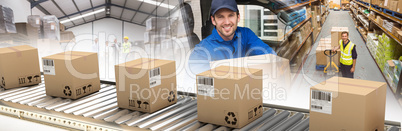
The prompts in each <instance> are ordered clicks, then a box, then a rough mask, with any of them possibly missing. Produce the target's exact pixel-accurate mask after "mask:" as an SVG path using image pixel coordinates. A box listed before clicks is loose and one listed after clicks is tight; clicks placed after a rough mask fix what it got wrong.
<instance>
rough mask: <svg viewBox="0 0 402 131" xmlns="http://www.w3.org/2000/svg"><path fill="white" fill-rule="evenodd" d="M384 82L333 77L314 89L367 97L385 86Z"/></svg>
mask: <svg viewBox="0 0 402 131" xmlns="http://www.w3.org/2000/svg"><path fill="white" fill-rule="evenodd" d="M384 84H385V83H384V82H374V81H367V80H359V79H349V78H343V77H332V78H330V79H328V80H326V81H324V82H321V83H320V84H317V85H315V86H314V87H313V88H314V89H318V90H323V91H331V92H344V93H353V94H356V95H367V94H369V93H371V92H373V91H374V90H376V89H377V88H379V87H381V86H382V85H384Z"/></svg>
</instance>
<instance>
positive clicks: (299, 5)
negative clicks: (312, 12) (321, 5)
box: [274, 1, 311, 12]
mask: <svg viewBox="0 0 402 131" xmlns="http://www.w3.org/2000/svg"><path fill="white" fill-rule="evenodd" d="M310 3H311V2H310V1H307V2H304V3H298V4H296V5H292V6H288V7H285V8H282V9H277V10H275V11H274V12H279V11H282V10H290V9H296V8H300V7H302V6H305V5H307V4H310Z"/></svg>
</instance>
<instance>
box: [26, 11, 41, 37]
mask: <svg viewBox="0 0 402 131" xmlns="http://www.w3.org/2000/svg"><path fill="white" fill-rule="evenodd" d="M28 24H29V25H31V26H32V27H35V28H36V29H37V37H38V38H42V33H41V26H42V19H41V18H40V16H39V15H29V16H28Z"/></svg>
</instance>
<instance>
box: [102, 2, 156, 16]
mask: <svg viewBox="0 0 402 131" xmlns="http://www.w3.org/2000/svg"><path fill="white" fill-rule="evenodd" d="M110 5H111V6H116V7H120V8H123V9H126V10H131V11H135V12H140V13H144V14H147V15H152V16H156V15H153V14H150V13H147V12H144V11H140V10H136V9H131V8H127V7H123V6H120V5H116V4H110Z"/></svg>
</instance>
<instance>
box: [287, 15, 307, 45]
mask: <svg viewBox="0 0 402 131" xmlns="http://www.w3.org/2000/svg"><path fill="white" fill-rule="evenodd" d="M310 19H311V16H310V17H308V18H307V19H305V20H304V21H303V22H300V23H299V24H298V25H296V26H295V27H293V28H292V29H291V30H290V31H289V32H288V33H286V34H285V35H284V36H283V37H282V38H280V40H281V39H283V38H287V37H289V36H290V35H291V34H292V33H293V31H295V30H297V29H299V28H300V27H301V26H302V25H304V24H305V23H306V22H307V21H309V20H310ZM285 36H286V37H285ZM283 42H284V41H283ZM279 45H280V44H279Z"/></svg>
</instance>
